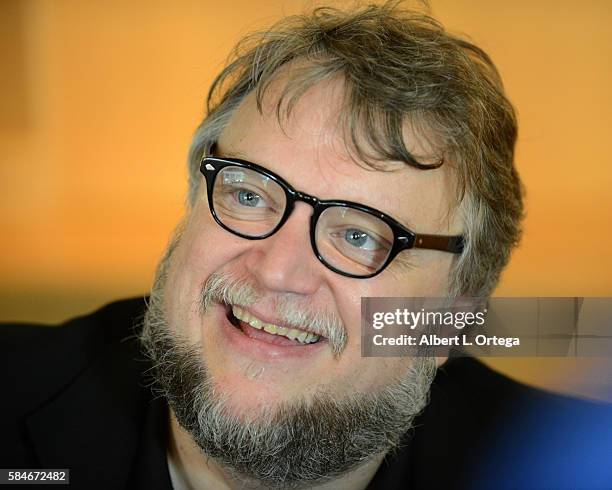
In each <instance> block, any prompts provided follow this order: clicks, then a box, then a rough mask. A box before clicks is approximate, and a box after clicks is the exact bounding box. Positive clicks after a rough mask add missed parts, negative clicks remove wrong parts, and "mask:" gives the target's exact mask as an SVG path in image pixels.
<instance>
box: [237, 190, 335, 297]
mask: <svg viewBox="0 0 612 490" xmlns="http://www.w3.org/2000/svg"><path fill="white" fill-rule="evenodd" d="M311 215H312V207H311V206H309V205H307V204H304V203H300V202H298V203H296V205H295V208H294V209H293V212H292V213H291V215H290V216H289V219H287V221H286V222H285V224H284V225H283V226H282V227H281V228H280V229H279V230H278V231H277V232H276V233H275V234H274V235H272V236H270V237H268V238H266V239H264V240H256V241H253V242H252V244H253V247H252V248H251V249H250V250H249V252H248V257H247V260H246V267H247V269H248V270H249V272H250V273H251V274H252V275H253V276H254V277H255V278H256V279H257V281H258V282H259V284H260V286H261V287H263V288H265V289H266V290H268V291H275V292H279V293H295V294H300V295H312V294H314V293H315V292H316V291H317V290H318V289H319V287H320V286H321V283H322V282H323V280H324V277H325V267H324V266H323V264H321V263H320V262H319V261H318V259H317V258H316V257H315V255H314V252H313V251H312V247H311V246H310V234H309V231H310V217H311Z"/></svg>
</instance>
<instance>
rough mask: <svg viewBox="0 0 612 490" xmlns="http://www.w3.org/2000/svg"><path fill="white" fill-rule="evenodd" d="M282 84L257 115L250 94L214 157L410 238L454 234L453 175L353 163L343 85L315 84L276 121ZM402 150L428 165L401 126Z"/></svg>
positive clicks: (422, 142) (426, 152) (421, 146)
mask: <svg viewBox="0 0 612 490" xmlns="http://www.w3.org/2000/svg"><path fill="white" fill-rule="evenodd" d="M282 83H283V81H282V79H280V80H277V81H275V82H274V83H273V84H272V85H271V87H270V90H269V91H268V92H266V95H265V97H264V99H263V105H262V111H261V112H260V111H259V110H258V107H257V103H256V99H255V95H254V94H253V93H251V94H249V95H248V96H247V97H246V98H245V99H244V101H243V102H242V103H241V104H240V106H239V107H238V108H237V109H236V111H235V113H234V114H233V116H232V118H231V120H230V122H229V124H228V125H227V127H226V128H225V129H224V131H223V133H222V134H221V136H220V138H219V141H218V142H217V150H218V154H219V156H234V157H238V158H242V159H245V160H249V161H251V162H253V163H257V164H259V165H262V166H264V167H266V168H268V169H270V170H271V171H273V172H275V173H277V174H279V175H280V176H282V177H283V178H284V179H285V180H287V181H288V182H289V183H290V184H291V185H292V186H293V187H295V188H296V189H298V190H300V191H303V192H306V193H308V194H311V195H315V196H317V197H318V198H320V199H344V200H350V201H356V202H360V203H363V204H366V205H368V206H371V207H374V208H376V209H379V210H380V211H383V212H385V213H387V214H389V215H390V216H393V217H394V218H396V219H397V220H398V221H400V222H401V223H403V224H404V225H406V226H407V227H409V228H410V229H412V230H413V231H416V232H417V233H442V232H444V233H447V232H449V231H452V232H457V231H459V228H460V226H459V224H458V217H457V214H458V213H456V212H455V211H456V209H455V208H456V206H455V203H454V201H455V198H454V196H455V190H454V189H455V183H454V179H453V173H452V172H451V171H450V170H449V169H448V168H445V166H444V165H443V166H442V167H441V168H439V169H435V170H425V171H424V170H418V169H415V168H412V167H409V166H408V165H406V164H405V163H403V162H386V164H385V169H384V170H375V169H373V168H371V167H369V166H368V165H367V164H365V163H363V162H361V163H360V162H358V161H355V158H354V157H352V156H351V152H350V151H349V150H348V149H347V145H346V140H345V135H346V131H345V128H346V126H345V125H343V124H341V118H340V117H339V115H340V114H342V105H343V103H344V98H343V84H342V83H341V81H338V80H330V81H325V82H321V83H319V84H317V85H315V86H313V87H312V88H310V89H309V90H307V91H306V92H305V93H304V94H303V95H302V96H301V97H300V98H299V99H298V101H297V103H296V105H295V106H294V107H293V109H292V111H291V113H290V114H289V115H288V116H287V117H281V118H280V120H279V117H277V111H276V109H277V101H278V94H279V91H280V89H281V88H282ZM404 139H405V142H406V146H407V148H408V149H409V150H410V151H411V153H412V154H413V155H414V156H415V157H416V158H417V159H419V160H421V161H424V162H429V161H431V160H432V159H433V152H432V150H431V147H430V146H429V143H428V140H427V138H423V137H417V135H416V133H415V132H414V131H412V130H411V129H410V128H408V127H406V129H405V131H404Z"/></svg>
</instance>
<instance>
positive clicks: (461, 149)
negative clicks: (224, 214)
mask: <svg viewBox="0 0 612 490" xmlns="http://www.w3.org/2000/svg"><path fill="white" fill-rule="evenodd" d="M232 59H233V61H231V62H230V63H229V64H228V65H227V66H226V68H225V69H224V70H223V71H222V72H221V73H220V74H219V75H218V76H217V78H216V79H215V80H214V82H213V84H212V87H211V89H210V92H209V94H208V99H207V115H206V117H205V119H204V121H203V122H202V123H201V124H200V126H199V127H198V129H197V131H196V133H195V136H194V139H193V143H192V145H191V149H190V156H189V165H190V191H189V199H190V202H191V203H193V201H194V199H195V195H196V193H197V190H198V186H199V183H200V181H201V178H200V174H199V163H200V159H201V157H202V155H203V154H204V153H207V152H209V151H210V150H211V148H212V146H213V145H214V144H215V142H216V141H217V139H218V138H219V136H220V134H221V132H222V131H223V129H224V128H225V126H226V125H227V124H228V122H229V120H230V118H231V117H232V115H233V113H234V110H235V109H236V108H237V107H238V105H239V104H240V103H241V102H242V100H243V99H244V98H245V97H246V95H248V94H249V93H251V92H255V95H256V99H257V104H258V108H259V110H260V112H261V110H262V100H263V97H264V95H265V93H266V90H267V89H268V87H269V85H270V83H271V82H272V81H273V80H274V79H275V77H276V76H277V75H278V72H279V70H280V69H281V68H282V69H285V68H287V67H288V66H291V67H292V68H291V70H289V74H288V81H287V83H286V85H285V87H284V89H283V90H282V92H281V95H280V96H279V98H278V101H277V105H276V115H277V117H278V119H279V122H282V118H283V117H288V116H289V115H290V113H291V110H292V108H293V107H294V105H295V103H296V102H297V100H298V99H299V98H300V97H301V95H303V94H304V92H305V91H306V90H307V89H308V88H310V87H312V86H314V85H316V84H317V83H319V82H321V81H323V80H328V79H330V78H332V77H339V78H340V79H341V80H342V81H343V83H344V89H345V90H344V92H345V98H346V100H345V105H344V107H345V110H344V113H343V114H341V116H340V117H341V118H342V120H341V122H342V124H343V126H342V127H343V128H344V129H345V131H346V138H345V144H346V147H347V150H348V151H349V154H350V155H351V156H352V157H353V158H354V160H355V161H360V162H365V163H366V164H367V165H369V166H371V167H373V168H376V169H380V168H382V167H383V165H382V164H384V162H385V161H388V160H397V161H401V162H405V163H406V164H407V165H410V166H412V167H415V168H418V169H422V170H424V171H426V170H427V169H431V168H438V167H440V166H441V165H443V164H446V165H448V166H450V167H451V168H452V169H453V170H454V172H455V174H456V176H457V187H458V188H457V202H458V203H460V208H459V209H460V211H461V213H462V215H463V219H464V223H465V230H464V235H465V248H464V251H463V253H462V254H461V256H459V257H458V258H457V259H456V260H455V262H454V264H453V268H452V271H451V277H450V286H449V289H450V291H449V293H450V295H451V296H453V297H454V296H458V295H466V296H488V295H489V294H490V293H491V291H492V290H493V288H494V287H495V285H496V284H497V282H498V280H499V275H500V273H501V270H502V269H503V267H504V266H505V265H506V263H507V262H508V259H509V256H510V251H511V249H512V248H513V247H514V246H515V245H516V244H517V243H518V241H519V238H520V233H521V230H520V221H521V219H522V216H523V203H522V187H521V182H520V180H519V177H518V174H517V172H516V169H515V167H514V146H515V142H516V136H517V124H516V117H515V113H514V110H513V108H512V105H511V104H510V102H509V101H508V99H507V98H506V96H505V94H504V90H503V87H502V82H501V79H500V76H499V74H498V72H497V70H496V68H495V66H494V64H493V62H492V61H491V59H490V58H489V56H488V55H487V54H486V53H485V52H484V51H483V50H482V49H480V48H478V47H477V46H475V45H474V44H472V43H470V42H468V41H466V40H464V39H461V38H459V37H456V36H454V35H451V34H449V33H448V32H447V31H446V30H445V29H444V27H443V26H442V25H441V24H440V23H439V22H438V21H436V20H435V19H433V18H432V17H430V16H429V15H427V14H425V13H422V12H419V11H415V10H409V9H402V8H400V6H399V2H397V1H392V2H386V3H384V4H383V5H370V6H366V7H362V8H359V9H356V10H346V11H345V10H340V9H336V8H330V7H322V8H317V9H315V10H314V11H313V12H312V13H310V14H307V15H299V16H292V17H288V18H285V19H283V20H282V21H280V22H279V23H277V24H276V25H274V26H273V27H272V28H271V29H270V30H267V31H265V32H259V33H255V34H252V35H250V36H247V37H246V38H245V39H243V40H242V41H241V42H240V43H239V44H238V45H237V46H236V48H235V49H234V51H233V54H232ZM294 61H295V62H298V63H292V64H291V65H289V64H290V63H291V62H294ZM406 124H410V125H411V127H412V128H413V129H415V131H416V132H417V134H418V135H419V137H422V138H427V142H428V143H430V145H431V146H433V148H434V152H435V153H436V155H435V159H434V160H433V163H432V162H430V163H427V164H425V163H421V162H419V161H418V160H417V158H415V156H414V155H412V154H411V153H410V151H408V149H407V148H406V145H405V142H404V139H403V129H404V128H405V126H406ZM432 142H435V143H432Z"/></svg>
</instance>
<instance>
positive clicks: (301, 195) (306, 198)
mask: <svg viewBox="0 0 612 490" xmlns="http://www.w3.org/2000/svg"><path fill="white" fill-rule="evenodd" d="M293 199H294V200H295V201H301V202H305V203H306V204H309V205H310V206H312V207H313V208H314V207H315V206H316V205H317V204H318V203H319V200H318V199H317V198H316V197H314V196H311V195H310V194H306V193H305V192H301V191H295V193H294V195H293Z"/></svg>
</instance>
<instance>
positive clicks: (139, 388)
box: [26, 339, 152, 489]
mask: <svg viewBox="0 0 612 490" xmlns="http://www.w3.org/2000/svg"><path fill="white" fill-rule="evenodd" d="M141 357H142V356H141V355H140V354H139V352H138V343H137V341H136V340H135V339H130V340H127V341H124V342H118V343H113V344H111V345H109V346H106V348H105V349H103V351H102V352H101V353H100V355H98V356H97V357H95V359H94V360H93V361H92V363H91V364H90V365H89V366H88V367H87V368H85V370H84V371H82V372H81V373H80V374H78V375H77V376H76V378H75V379H74V381H73V382H71V383H70V384H68V385H67V386H65V387H62V388H61V390H60V391H59V392H56V394H55V395H54V396H53V397H52V398H51V399H49V400H48V401H47V402H46V403H45V404H43V405H42V406H41V407H39V408H38V409H37V410H35V411H34V412H33V413H31V414H30V415H29V416H28V417H27V419H26V427H27V430H28V432H29V435H30V437H31V440H32V443H33V445H34V451H35V453H36V456H37V457H38V459H39V462H40V464H41V465H42V466H43V467H45V468H68V469H70V472H71V475H70V478H71V482H74V484H75V485H76V486H77V487H78V488H81V487H82V488H89V489H98V488H99V489H108V488H124V487H126V485H127V482H128V478H129V476H130V475H129V474H130V469H131V466H132V462H133V460H134V456H135V451H136V448H137V444H138V440H139V438H140V433H141V429H142V421H143V413H144V412H145V410H146V407H147V403H148V402H149V401H150V400H151V398H152V396H151V390H150V388H149V387H147V386H145V383H144V379H143V373H144V372H145V371H146V369H148V368H149V364H148V363H146V362H145V361H138V360H135V359H139V358H141Z"/></svg>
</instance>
